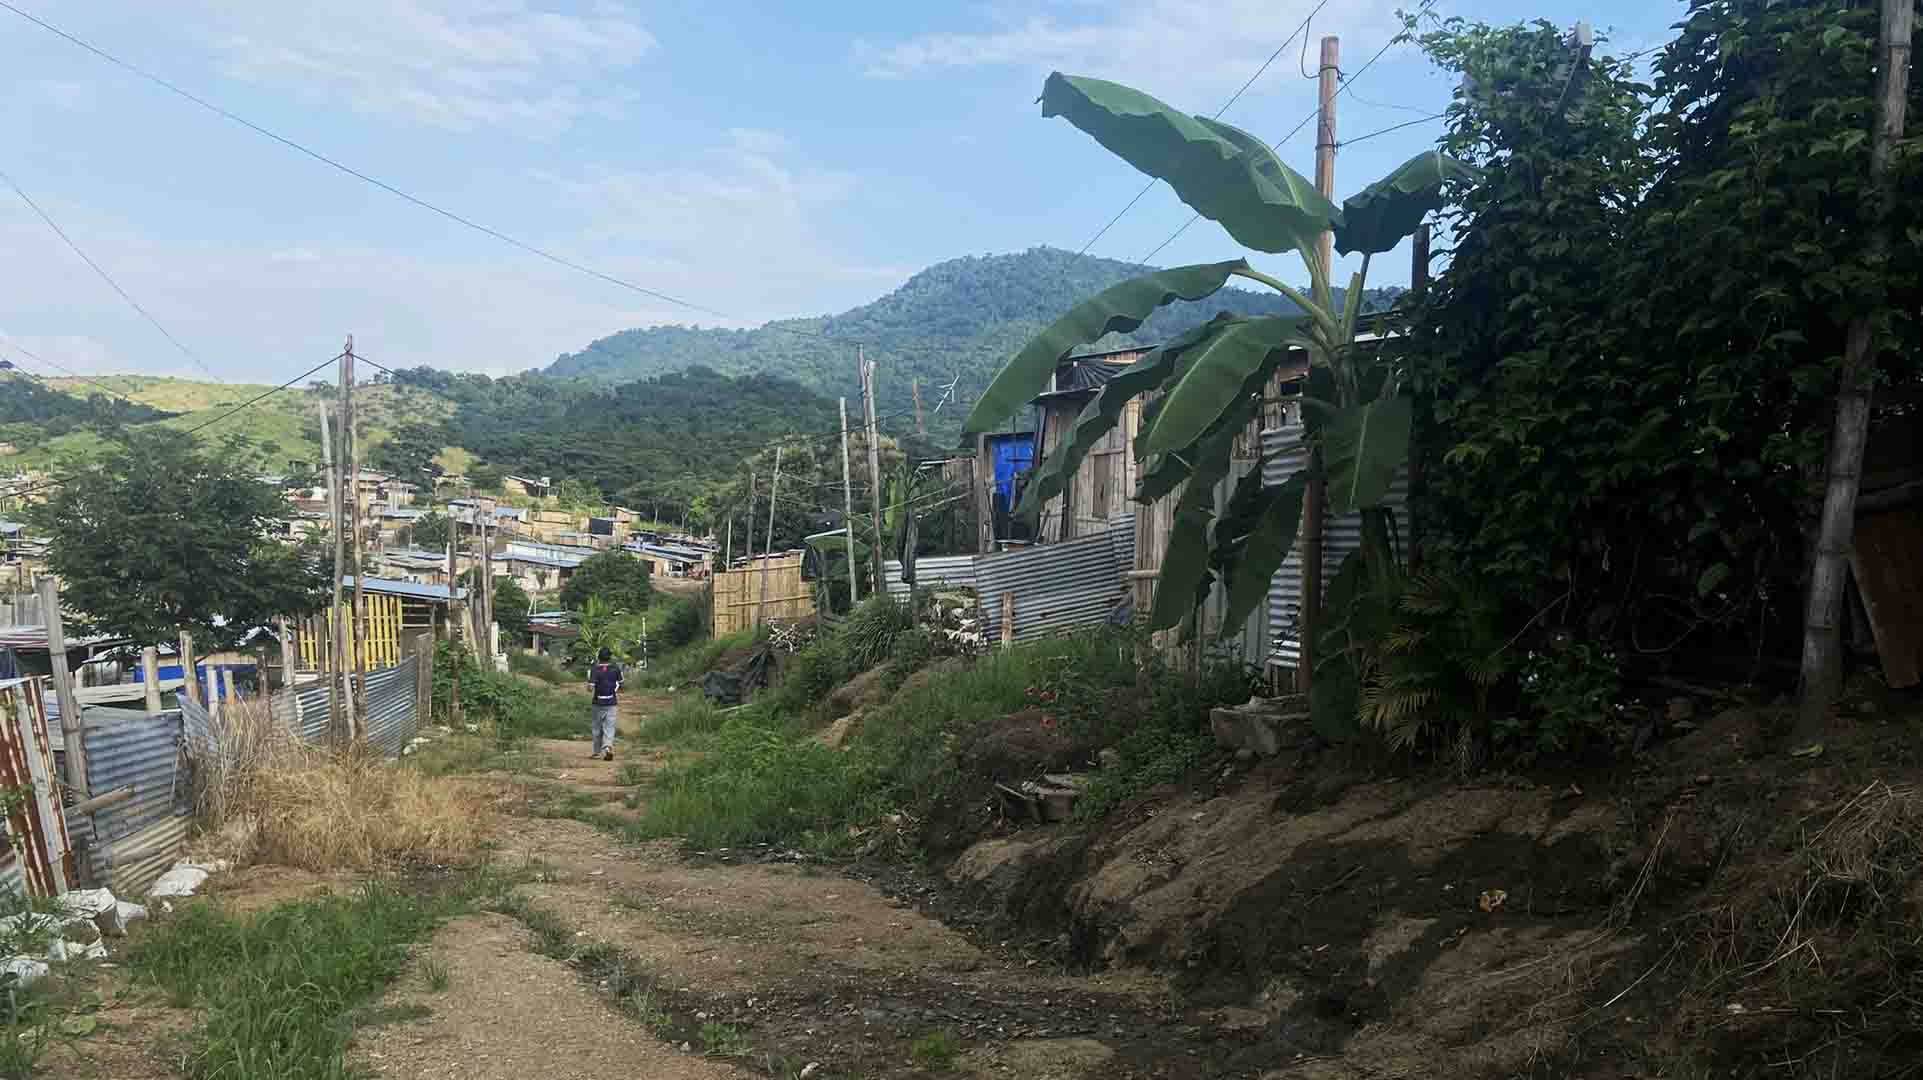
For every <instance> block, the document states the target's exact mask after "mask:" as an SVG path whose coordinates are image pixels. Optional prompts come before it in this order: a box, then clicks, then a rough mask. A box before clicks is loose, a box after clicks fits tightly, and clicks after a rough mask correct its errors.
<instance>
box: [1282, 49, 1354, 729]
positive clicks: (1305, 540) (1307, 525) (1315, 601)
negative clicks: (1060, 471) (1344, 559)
mask: <svg viewBox="0 0 1923 1080" xmlns="http://www.w3.org/2000/svg"><path fill="white" fill-rule="evenodd" d="M1341 59H1342V46H1341V43H1340V40H1339V39H1337V38H1336V37H1334V36H1330V37H1325V38H1323V39H1322V66H1321V68H1320V71H1319V74H1318V79H1317V91H1318V93H1317V105H1316V125H1315V186H1316V190H1317V191H1320V192H1321V193H1322V194H1323V196H1324V197H1325V198H1328V199H1330V200H1332V201H1333V200H1334V198H1335V94H1336V89H1337V87H1336V78H1337V75H1338V73H1339V72H1340V70H1341ZM1315 252H1316V258H1317V259H1319V260H1320V261H1321V263H1322V274H1323V277H1324V279H1325V280H1333V278H1334V274H1335V268H1334V258H1335V234H1334V233H1333V232H1329V231H1324V232H1323V233H1322V235H1321V236H1318V237H1317V238H1316V241H1315ZM1357 302H1358V303H1359V302H1360V300H1358V301H1357ZM1304 434H1305V435H1306V430H1305V432H1304ZM1304 495H1305V497H1304V499H1303V506H1302V619H1301V625H1302V631H1301V633H1302V641H1301V660H1300V661H1299V662H1298V664H1297V667H1296V669H1295V683H1296V688H1297V689H1299V690H1301V691H1302V692H1303V693H1308V692H1309V691H1310V689H1311V687H1312V686H1313V685H1314V682H1315V636H1316V634H1317V633H1318V632H1320V630H1321V628H1322V534H1323V516H1324V512H1325V510H1326V508H1327V505H1328V484H1327V481H1326V480H1325V478H1324V477H1323V473H1322V451H1321V450H1320V449H1319V448H1317V447H1313V446H1312V447H1310V448H1309V487H1308V490H1307V491H1306V492H1305V493H1304Z"/></svg>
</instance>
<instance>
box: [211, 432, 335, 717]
mask: <svg viewBox="0 0 1923 1080" xmlns="http://www.w3.org/2000/svg"><path fill="white" fill-rule="evenodd" d="M317 407H318V408H319V409H320V422H321V467H322V468H323V469H325V470H326V472H327V512H328V514H329V515H331V516H332V518H333V529H332V531H333V533H334V578H333V580H332V581H330V582H329V583H328V589H327V616H326V618H327V648H326V649H323V650H322V652H323V654H324V655H323V656H322V658H321V667H322V668H324V669H326V672H327V717H328V723H329V724H330V725H334V726H338V725H339V724H340V721H341V670H342V669H343V667H344V666H345V665H343V664H342V663H341V658H342V657H343V656H346V655H347V651H346V649H344V648H343V647H342V641H343V640H344V639H343V637H342V633H343V631H342V628H341V620H340V606H341V574H342V569H343V567H342V564H343V562H344V561H345V560H346V558H347V550H346V543H347V538H346V536H345V535H344V534H343V533H342V531H341V525H342V524H343V523H342V521H341V491H340V481H341V476H340V470H339V469H337V468H335V467H334V441H333V439H332V438H331V437H330V436H329V434H328V430H327V403H326V402H320V403H319V404H318V406H317ZM188 678H189V679H190V680H191V679H192V678H193V674H192V672H189V673H188Z"/></svg>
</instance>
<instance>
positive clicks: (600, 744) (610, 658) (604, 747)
mask: <svg viewBox="0 0 1923 1080" xmlns="http://www.w3.org/2000/svg"><path fill="white" fill-rule="evenodd" d="M588 689H589V690H591V691H593V693H594V720H593V724H594V752H593V753H592V754H589V755H588V756H589V757H592V758H599V759H601V760H602V761H613V760H614V712H615V706H616V705H617V704H619V702H620V695H621V665H620V664H617V663H615V662H614V650H612V649H609V648H607V647H606V646H603V647H602V649H601V655H600V656H599V657H598V658H597V662H596V663H595V665H594V667H592V668H590V669H589V670H588Z"/></svg>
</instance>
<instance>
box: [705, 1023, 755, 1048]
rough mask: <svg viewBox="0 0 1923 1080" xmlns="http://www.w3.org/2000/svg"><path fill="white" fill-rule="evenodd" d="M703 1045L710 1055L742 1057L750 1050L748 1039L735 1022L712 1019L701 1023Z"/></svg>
mask: <svg viewBox="0 0 1923 1080" xmlns="http://www.w3.org/2000/svg"><path fill="white" fill-rule="evenodd" d="M701 1047H702V1049H703V1050H705V1051H706V1052H707V1053H708V1055H709V1056H710V1057H740V1056H742V1055H743V1054H746V1053H747V1052H748V1040H747V1039H745V1038H743V1037H742V1034H741V1030H740V1029H739V1028H737V1027H735V1026H734V1025H733V1024H723V1023H720V1022H719V1021H715V1020H710V1021H708V1022H707V1023H705V1024H702V1025H701Z"/></svg>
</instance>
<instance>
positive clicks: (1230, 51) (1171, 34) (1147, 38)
mask: <svg viewBox="0 0 1923 1080" xmlns="http://www.w3.org/2000/svg"><path fill="white" fill-rule="evenodd" d="M1394 6H1395V5H1394V4H1392V3H1388V2H1385V0H1362V2H1359V3H1355V4H1348V5H1341V4H1331V5H1329V6H1327V7H1325V8H1323V10H1322V12H1321V14H1319V15H1317V16H1316V18H1315V21H1314V23H1313V25H1311V27H1310V29H1309V37H1310V39H1311V40H1310V42H1309V45H1308V59H1307V63H1308V66H1309V68H1310V70H1314V67H1315V63H1316V48H1317V46H1316V42H1315V39H1317V38H1320V37H1321V36H1322V35H1324V34H1341V35H1344V36H1345V40H1344V44H1345V46H1347V50H1346V55H1347V56H1348V57H1350V60H1349V66H1350V67H1352V68H1353V67H1355V66H1357V65H1358V64H1359V60H1358V59H1356V57H1357V56H1358V53H1359V51H1360V50H1362V49H1367V53H1361V56H1362V57H1364V58H1366V56H1367V55H1368V53H1373V52H1374V51H1375V50H1376V49H1377V48H1379V47H1380V45H1381V43H1382V42H1383V41H1386V40H1388V38H1389V37H1390V36H1391V35H1392V34H1394V33H1395V32H1396V31H1398V30H1399V29H1400V26H1399V25H1398V24H1397V22H1396V20H1395V18H1394ZM1314 7H1315V0H1293V2H1291V3H1283V4H1277V3H1274V2H1273V0H1268V2H1265V0H1225V2H1221V3H1210V4H1198V3H1194V2H1193V0H1123V2H1122V3H1118V4H1114V5H1093V4H1087V3H1081V2H1077V0H1066V2H1056V3H1052V4H1051V3H1044V4H1039V5H1028V6H1023V7H1020V8H995V9H991V10H990V11H989V14H988V20H989V22H990V24H991V25H990V26H988V27H986V28H984V29H981V30H971V31H961V32H939V33H929V34H922V35H918V36H916V37H911V38H907V39H904V40H901V41H897V42H893V43H887V44H880V43H875V42H861V43H858V44H857V45H856V47H855V60H856V62H857V63H858V64H859V65H860V66H861V68H862V69H863V71H864V72H865V73H866V74H868V75H869V76H871V77H875V78H884V79H899V78H910V77H915V76H923V75H938V74H940V73H941V72H943V71H946V70H954V69H963V68H1013V69H1020V70H1024V71H1027V72H1028V73H1030V74H1037V75H1039V74H1042V73H1045V72H1047V71H1049V70H1050V69H1056V70H1062V71H1070V72H1073V73H1075V74H1078V75H1094V76H1099V77H1102V78H1110V79H1116V80H1118V81H1122V82H1127V83H1128V84H1130V85H1132V86H1140V87H1144V88H1148V89H1151V90H1152V91H1153V92H1154V93H1156V94H1157V95H1158V96H1161V97H1164V98H1165V99H1173V100H1172V102H1171V103H1179V104H1181V105H1182V106H1183V107H1186V108H1191V109H1196V110H1204V109H1206V110H1207V111H1213V110H1214V108H1215V107H1216V105H1219V104H1220V102H1219V101H1218V102H1215V103H1214V104H1206V103H1205V102H1202V101H1193V100H1188V99H1190V98H1192V97H1194V96H1196V95H1206V96H1208V97H1210V98H1213V97H1215V96H1216V95H1221V96H1222V97H1223V98H1224V99H1226V95H1227V94H1229V93H1233V92H1234V90H1235V89H1236V88H1237V87H1239V86H1241V85H1242V83H1243V81H1244V80H1246V79H1247V78H1248V77H1249V75H1250V74H1251V73H1253V72H1254V71H1255V70H1256V69H1257V68H1258V67H1259V66H1261V64H1262V63H1263V61H1265V60H1267V59H1268V57H1269V55H1270V54H1271V53H1273V52H1274V51H1275V49H1276V47H1277V46H1278V45H1280V44H1282V42H1283V41H1284V39H1286V38H1288V37H1289V36H1290V34H1292V33H1293V32H1294V31H1295V30H1296V28H1297V27H1299V26H1301V24H1302V20H1303V18H1304V17H1306V16H1307V15H1308V14H1309V12H1310V11H1311V10H1313V9H1314ZM1037 8H1039V9H1040V10H1039V11H1038V10H1037ZM1350 36H1353V38H1354V40H1353V42H1351V41H1350V40H1349V37H1350ZM1300 48H1301V43H1300V41H1299V40H1298V41H1296V42H1294V43H1291V45H1290V47H1289V49H1288V53H1289V55H1287V56H1283V57H1278V58H1277V59H1276V61H1275V63H1274V65H1273V66H1271V67H1270V68H1269V70H1268V73H1267V75H1266V80H1265V81H1267V83H1268V85H1269V86H1270V87H1274V86H1277V85H1288V84H1289V82H1290V81H1292V82H1295V83H1299V84H1301V85H1307V84H1306V83H1302V81H1301V79H1300V77H1299V74H1298V72H1297V65H1298V63H1300V53H1299V50H1300ZM1037 82H1038V85H1039V80H1038V81H1037Z"/></svg>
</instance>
